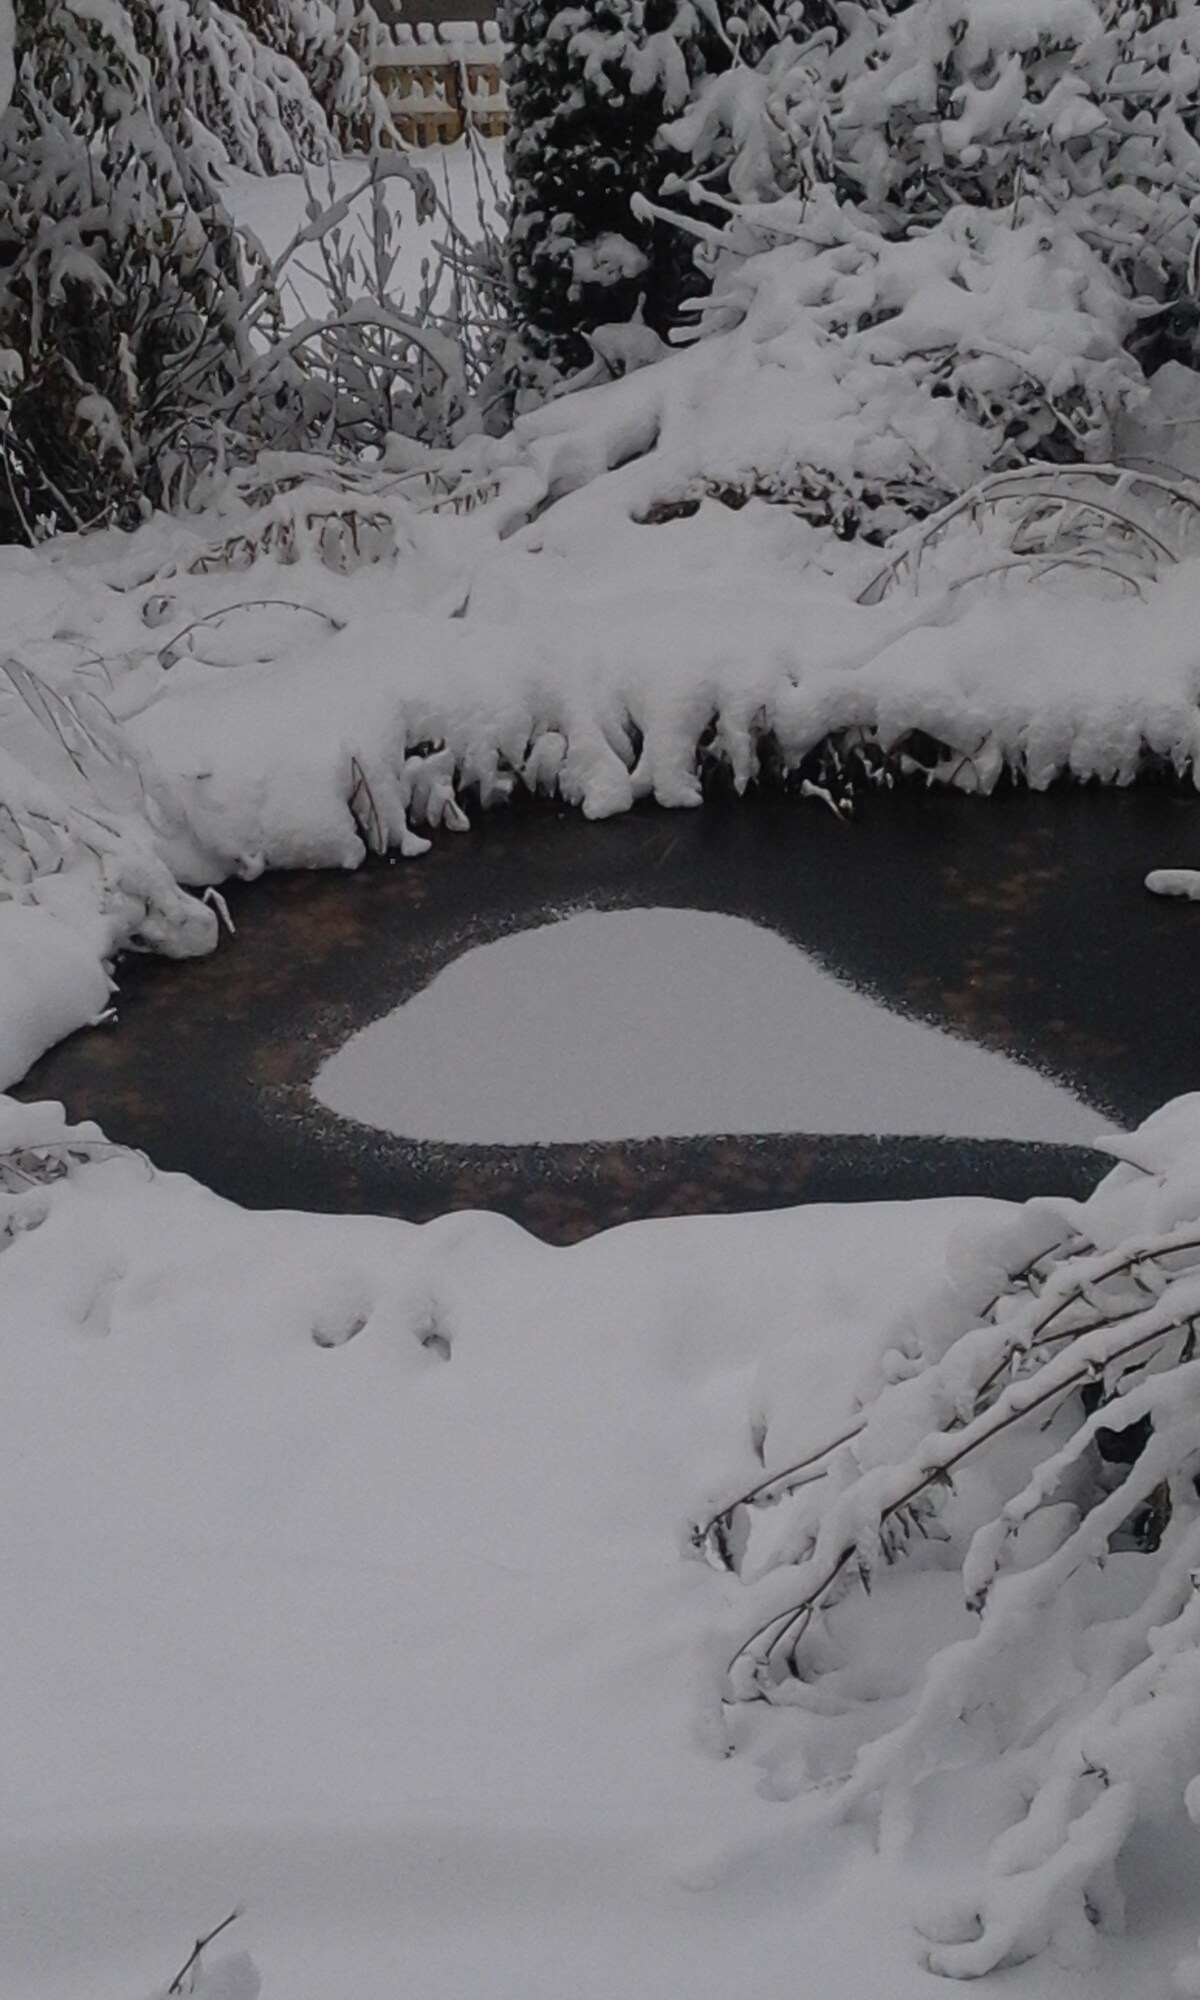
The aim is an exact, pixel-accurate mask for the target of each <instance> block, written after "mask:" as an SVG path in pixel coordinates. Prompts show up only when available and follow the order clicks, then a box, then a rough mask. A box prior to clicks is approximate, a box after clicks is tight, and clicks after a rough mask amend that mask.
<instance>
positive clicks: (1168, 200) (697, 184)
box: [664, 0, 1200, 355]
mask: <svg viewBox="0 0 1200 2000" xmlns="http://www.w3.org/2000/svg"><path fill="white" fill-rule="evenodd" d="M1198 84H1200V8H1197V6H1196V5H1195V0H1153V4H1148V5H1146V4H1143V5H1135V4H1132V3H1131V0H911V3H910V4H909V5H907V6H903V7H894V6H892V5H889V4H885V0H861V4H850V5H846V6H842V7H839V8H838V9H837V24H836V27H832V26H831V27H829V28H827V29H826V30H824V31H823V32H821V33H819V34H816V35H813V34H812V33H811V32H810V26H809V23H808V22H803V23H802V26H801V31H800V32H797V31H795V30H794V29H793V30H792V31H790V32H789V33H788V34H787V35H785V36H784V37H782V38H781V39H780V41H779V42H778V43H777V44H776V45H775V46H774V47H772V48H771V49H769V50H768V51H767V53H766V54H765V56H764V58H763V60H762V61H761V63H760V64H759V65H758V67H757V69H756V70H755V71H754V72H753V73H737V72H735V73H734V74H733V75H731V76H729V77H725V78H716V79H713V80H709V81H707V82H704V83H702V84H701V85H700V86H699V87H698V90H697V92H696V95H695V99H694V102H693V103H692V104H691V105H690V106H689V107H688V109H687V111H686V112H685V113H684V115H683V116H682V117H681V118H679V119H677V120H676V121H675V122H674V123H673V124H670V125H668V126H667V127H666V128H665V131H664V138H665V140H666V141H667V143H669V144H670V145H672V146H673V147H674V149H675V151H676V156H677V160H678V166H679V179H680V182H681V183H682V186H681V188H680V189H679V190H677V194H678V195H680V196H686V197H689V198H690V200H691V202H692V203H693V204H696V205H698V206H699V207H700V208H701V209H703V208H705V207H706V206H707V207H708V208H709V209H710V210H712V209H713V208H714V207H715V208H716V209H717V211H718V213H719V214H721V213H724V212H726V209H727V195H726V191H728V195H729V196H732V198H733V200H734V201H735V203H737V204H740V205H741V206H742V208H743V214H742V226H743V230H744V229H745V227H746V226H747V225H749V224H751V223H757V224H758V226H759V227H760V228H763V229H767V228H769V225H770V219H771V218H770V215H769V213H768V212H763V210H762V209H761V207H760V209H759V212H758V213H757V214H755V213H754V212H753V205H754V204H770V203H771V202H773V201H778V200H780V199H781V198H783V199H784V200H785V206H784V207H783V208H782V209H780V210H778V211H777V212H776V215H775V218H774V219H775V221H776V223H777V225H778V227H779V229H780V231H781V232H782V233H783V234H784V235H786V234H787V233H788V231H789V228H790V227H792V226H794V224H795V222H796V219H797V204H796V200H795V197H796V196H797V194H799V196H801V197H802V196H803V194H804V193H805V191H806V190H807V188H808V187H809V186H810V185H811V184H812V182H813V180H814V179H827V180H829V181H830V182H831V183H832V184H833V185H834V186H836V187H837V189H838V191H839V193H841V194H843V195H846V196H847V197H850V198H852V199H854V200H856V201H857V202H858V203H860V204H861V205H862V206H863V207H864V208H865V209H866V211H867V212H868V214H869V215H870V216H871V217H872V219H873V220H874V221H875V222H876V223H877V224H878V226H879V227H880V228H881V229H883V230H884V231H885V232H886V233H888V234H890V235H896V236H902V235H910V234H913V233H914V232H915V231H917V230H923V229H926V228H928V227H930V226H931V225H933V224H934V223H936V222H937V221H938V220H939V219H940V218H942V217H944V216H946V215H947V214H948V213H950V212H951V211H952V210H953V209H954V208H956V207H957V206H959V205H965V206H967V207H969V208H973V209H975V208H981V207H982V208H989V209H995V210H1000V211H1003V212H1006V213H1012V215H1013V216H1014V218H1015V219H1017V220H1020V218H1021V217H1022V216H1023V215H1024V214H1028V213H1030V212H1040V213H1045V212H1051V213H1053V214H1054V215H1056V216H1057V217H1058V218H1059V219H1060V221H1061V222H1062V223H1063V224H1064V226H1066V227H1069V228H1071V229H1073V230H1074V231H1075V232H1076V233H1078V235H1079V236H1080V237H1081V239H1082V240H1083V241H1084V242H1085V243H1087V244H1088V246H1089V247H1090V248H1091V249H1093V250H1094V251H1095V252H1096V253H1097V255H1099V256H1101V257H1102V258H1103V259H1104V261H1105V262H1106V263H1107V264H1108V265H1109V267H1110V268H1111V269H1112V270H1113V271H1114V273H1115V274H1116V275H1117V277H1118V279H1119V281H1120V282H1121V284H1122V285H1123V287H1124V289H1125V290H1126V292H1127V293H1128V295H1129V296H1130V297H1131V298H1132V297H1137V298H1139V299H1140V300H1142V301H1143V303H1144V307H1145V310H1146V339H1147V340H1148V341H1149V342H1150V343H1151V346H1152V347H1153V348H1154V350H1155V351H1156V352H1160V351H1161V350H1162V349H1163V347H1164V344H1174V345H1176V346H1179V347H1181V348H1183V349H1184V350H1186V353H1187V354H1188V355H1190V353H1191V352H1192V346H1193V341H1194V336H1195V325H1196V317H1195V310H1194V305H1193V304H1192V303H1191V302H1190V301H1189V299H1188V297H1187V294H1188V289H1189V287H1188V277H1187V274H1188V266H1189V258H1190V256H1191V252H1192V247H1193V243H1194V240H1195V236H1196V217H1195V212H1194V211H1195V209H1196V204H1197V202H1198V201H1200V143H1198V137H1200V103H1198V100H1197V86H1198ZM714 190H715V192H714ZM747 205H749V207H747ZM1181 301H1182V302H1183V303H1180V302H1181ZM1155 308H1157V310H1154V309H1155Z"/></svg>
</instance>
